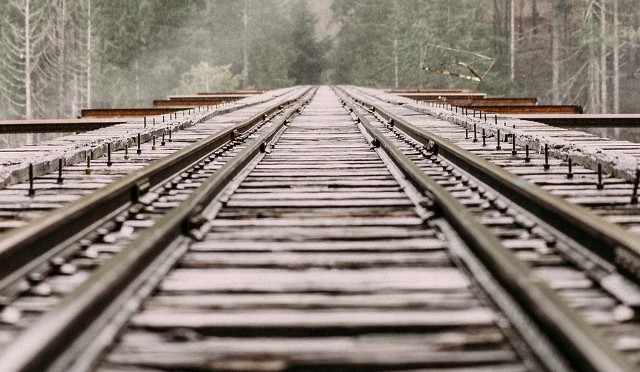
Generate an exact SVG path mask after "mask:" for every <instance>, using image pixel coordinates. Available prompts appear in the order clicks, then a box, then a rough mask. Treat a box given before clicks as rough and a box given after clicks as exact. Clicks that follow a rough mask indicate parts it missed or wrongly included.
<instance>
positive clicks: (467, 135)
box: [464, 127, 469, 139]
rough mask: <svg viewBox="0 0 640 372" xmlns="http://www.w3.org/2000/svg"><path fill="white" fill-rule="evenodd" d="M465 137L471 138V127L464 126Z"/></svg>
mask: <svg viewBox="0 0 640 372" xmlns="http://www.w3.org/2000/svg"><path fill="white" fill-rule="evenodd" d="M464 139H469V128H467V127H464Z"/></svg>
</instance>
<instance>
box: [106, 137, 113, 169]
mask: <svg viewBox="0 0 640 372" xmlns="http://www.w3.org/2000/svg"><path fill="white" fill-rule="evenodd" d="M112 165H113V162H112V161H111V142H109V143H107V167H110V166H112Z"/></svg>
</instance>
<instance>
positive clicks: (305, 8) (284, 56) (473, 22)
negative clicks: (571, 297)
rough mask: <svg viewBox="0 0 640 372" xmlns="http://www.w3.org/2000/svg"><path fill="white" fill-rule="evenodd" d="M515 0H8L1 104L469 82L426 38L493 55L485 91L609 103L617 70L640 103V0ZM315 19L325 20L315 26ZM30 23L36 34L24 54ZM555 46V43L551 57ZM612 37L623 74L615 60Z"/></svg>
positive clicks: (625, 90)
mask: <svg viewBox="0 0 640 372" xmlns="http://www.w3.org/2000/svg"><path fill="white" fill-rule="evenodd" d="M510 1H511V0H508V1H504V0H482V1H477V0H448V1H433V0H367V1H353V0H323V1H322V2H320V1H318V0H316V1H313V2H312V1H309V0H182V1H174V0H138V1H130V0H107V1H96V0H5V1H3V2H0V19H1V20H2V22H1V23H0V46H1V47H2V50H3V58H1V59H0V99H1V100H0V113H3V114H2V115H3V116H5V117H30V116H33V117H38V116H57V115H62V116H75V114H76V113H77V111H78V109H79V108H82V106H86V105H90V106H102V107H105V106H106V107H108V106H120V107H121V106H146V105H148V104H149V102H150V101H151V100H152V99H154V98H159V97H162V96H164V95H168V94H171V93H175V92H180V93H193V92H194V91H198V90H231V89H235V88H239V87H242V88H248V87H254V88H264V89H268V88H277V87H283V86H289V85H292V84H318V83H336V84H343V83H344V84H358V85H368V86H376V87H395V86H398V87H403V88H411V87H413V88H420V87H423V88H427V87H431V88H433V87H443V88H444V87H468V88H473V87H474V84H469V82H467V81H465V80H462V79H458V78H454V77H450V76H444V75H438V74H433V73H427V72H425V71H423V70H421V69H420V63H421V60H422V58H423V54H424V52H425V45H426V44H427V43H430V44H437V45H442V46H445V47H451V48H456V49H461V50H468V51H472V52H475V53H479V54H483V55H487V56H490V57H494V58H495V59H496V60H497V63H496V64H495V66H494V68H493V70H492V71H491V73H490V74H489V75H488V76H487V77H486V79H485V80H484V81H483V82H482V83H481V84H480V85H479V86H478V89H480V90H483V91H486V92H488V93H490V94H494V95H534V96H538V97H540V98H542V100H543V101H544V102H551V101H552V100H555V101H558V102H557V103H574V104H583V105H585V106H586V107H587V108H589V109H591V110H598V109H606V108H607V106H609V107H611V106H612V104H611V101H612V99H611V97H610V96H613V93H611V92H612V91H613V90H614V89H613V85H614V81H619V82H620V84H619V85H620V86H619V89H618V91H619V93H620V104H621V107H622V110H623V111H624V110H626V111H632V110H635V111H637V107H639V106H640V104H639V102H638V96H637V94H636V92H635V90H636V89H637V88H636V87H637V85H638V79H640V69H639V68H638V66H639V65H640V63H638V61H639V60H640V32H639V31H638V30H639V29H640V28H638V19H640V8H639V7H638V4H639V3H638V1H639V0H589V1H584V0H565V1H560V2H557V1H553V0H522V1H517V2H516V13H517V14H515V15H514V17H511V14H510V7H509V4H510ZM614 2H618V4H619V9H620V11H619V12H618V13H619V19H620V26H619V27H618V28H616V30H618V35H619V40H616V38H615V37H614V32H613V30H614V27H613V10H612V9H613V8H612V6H613V5H612V4H613V3H614ZM25 4H29V6H30V8H29V9H30V10H31V11H30V15H29V20H30V27H31V28H30V29H28V30H27V29H26V22H25V20H26V19H25ZM603 6H604V7H606V12H601V11H600V9H601V7H603ZM318 7H324V8H323V9H326V10H327V12H324V13H323V12H319V11H318ZM603 14H604V16H603ZM554 17H555V18H554ZM602 17H604V20H605V25H604V26H603V25H602V23H601V22H600V20H601V19H602ZM512 18H513V19H515V22H516V40H515V41H516V54H515V58H514V61H515V70H514V71H515V79H514V80H511V79H510V73H511V64H510V62H511V57H510V54H509V52H510V48H509V46H510V41H511V37H510V32H509V31H510V20H511V19H512ZM552 19H555V20H556V21H558V20H559V25H560V26H559V27H560V28H561V29H560V30H558V28H557V27H556V28H555V29H553V27H552ZM318 24H320V25H324V26H323V27H324V30H325V31H324V32H323V33H322V34H320V35H318V34H317V33H318V30H317V29H316V26H317V25H318ZM327 25H328V26H327ZM320 28H321V29H322V27H320ZM327 29H329V31H326V30H327ZM552 30H555V32H553V33H552ZM25 31H26V32H25ZM89 34H90V35H91V38H90V39H89V37H88V36H89ZM24 35H30V37H29V38H28V40H29V41H30V43H31V45H32V46H33V47H32V48H30V56H28V57H25V55H26V54H27V53H26V46H25V42H26V40H27V39H26V38H25V36H24ZM552 35H555V36H552ZM555 38H557V40H556V39H555ZM553 45H556V46H558V45H559V48H555V49H554V50H555V57H554V58H556V59H555V60H553V61H552V46H553ZM616 45H619V51H620V55H619V64H617V66H618V67H619V71H618V72H614V69H613V68H612V66H613V65H614V64H615V61H614V56H613V54H614V53H613V48H614V46H616ZM616 71H617V70H616ZM245 73H246V75H245ZM552 75H553V76H555V79H556V80H553V81H552V78H551V76H552ZM615 76H618V78H619V80H616V78H615ZM558 81H560V82H559V83H558ZM607 88H608V91H609V95H610V96H609V97H608V96H607V94H606V92H607ZM559 91H560V92H562V94H559V93H558V92H559ZM552 93H553V94H552ZM28 106H29V107H30V108H28Z"/></svg>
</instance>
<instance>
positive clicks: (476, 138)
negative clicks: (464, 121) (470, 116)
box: [473, 123, 478, 142]
mask: <svg viewBox="0 0 640 372" xmlns="http://www.w3.org/2000/svg"><path fill="white" fill-rule="evenodd" d="M473 142H478V131H477V130H476V123H473Z"/></svg>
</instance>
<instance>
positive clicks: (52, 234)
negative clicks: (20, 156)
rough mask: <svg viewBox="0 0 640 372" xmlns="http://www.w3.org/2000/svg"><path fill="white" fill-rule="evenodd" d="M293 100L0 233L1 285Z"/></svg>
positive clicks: (32, 267) (20, 274) (55, 252)
mask: <svg viewBox="0 0 640 372" xmlns="http://www.w3.org/2000/svg"><path fill="white" fill-rule="evenodd" d="M294 102H295V100H287V101H285V102H281V103H280V104H279V105H278V106H273V107H269V108H267V109H265V110H262V111H261V112H259V113H257V114H255V115H253V116H252V117H251V118H249V119H247V120H245V121H244V122H241V123H239V124H236V125H233V126H231V127H229V128H227V129H224V130H222V131H220V132H219V133H217V134H215V135H213V136H211V137H208V138H206V139H204V140H202V141H199V142H196V143H194V144H192V145H189V146H187V147H185V148H184V149H182V150H179V151H177V152H175V153H173V154H171V155H169V156H167V157H164V158H162V159H159V160H156V161H154V162H152V163H150V164H149V165H148V166H147V167H144V168H143V169H141V170H140V171H137V172H135V173H132V174H129V175H126V176H124V177H122V178H120V179H118V180H116V181H114V182H112V183H110V184H109V185H107V186H105V187H103V188H101V189H99V190H97V191H95V192H93V193H91V194H88V195H86V196H84V197H82V198H80V199H78V200H77V201H75V202H73V203H70V204H69V205H66V206H65V207H64V208H60V209H57V210H55V211H53V212H51V213H48V214H46V215H44V216H42V217H41V218H39V219H36V220H34V221H33V222H31V223H29V224H28V225H25V226H23V227H20V228H16V229H13V230H10V231H8V232H6V233H4V234H2V235H0V262H2V265H0V288H5V287H6V286H7V285H9V284H10V283H13V282H15V281H16V280H18V279H20V278H21V277H23V276H24V275H25V274H26V273H28V272H29V271H31V270H33V269H34V268H35V267H38V266H39V265H42V264H45V263H46V262H47V260H48V259H50V258H51V257H53V256H54V255H55V254H57V253H58V250H56V249H54V247H56V246H60V245H62V243H64V242H65V241H68V240H70V238H71V237H73V236H75V235H76V234H78V232H81V231H84V230H86V229H87V228H89V227H90V226H92V225H93V224H95V223H96V222H97V221H101V220H104V219H105V218H107V217H109V216H110V214H113V213H114V212H116V211H118V210H119V209H120V208H122V207H123V206H125V205H128V204H130V203H133V202H136V200H137V198H138V197H139V196H141V195H142V194H144V193H145V192H146V191H147V190H149V189H150V188H152V187H154V186H156V185H159V184H162V183H164V182H166V181H167V180H168V179H169V178H170V177H172V176H174V175H175V174H176V173H178V172H180V171H181V170H182V169H184V168H185V167H187V166H189V165H190V164H194V163H196V162H198V161H199V160H200V159H201V158H203V157H204V156H206V155H207V154H209V153H210V152H211V151H212V150H214V149H216V148H219V147H221V146H223V145H224V144H226V143H228V142H229V141H231V140H233V139H234V138H236V137H237V136H238V135H240V134H242V133H244V132H246V131H247V130H249V129H250V128H251V127H253V126H254V125H256V124H258V123H259V122H261V121H262V120H263V119H265V118H266V117H268V116H269V115H272V114H273V113H275V112H277V111H278V110H281V109H282V107H283V105H289V104H292V103H294Z"/></svg>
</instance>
